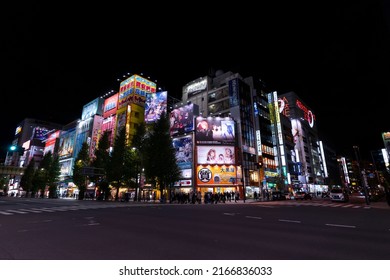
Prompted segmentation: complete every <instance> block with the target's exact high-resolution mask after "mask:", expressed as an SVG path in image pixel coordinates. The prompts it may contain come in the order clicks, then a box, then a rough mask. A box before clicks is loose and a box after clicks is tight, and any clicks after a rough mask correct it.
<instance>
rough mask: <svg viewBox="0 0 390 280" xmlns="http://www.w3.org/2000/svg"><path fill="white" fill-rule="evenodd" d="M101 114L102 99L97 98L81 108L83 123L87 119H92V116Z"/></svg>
mask: <svg viewBox="0 0 390 280" xmlns="http://www.w3.org/2000/svg"><path fill="white" fill-rule="evenodd" d="M102 113H103V99H102V98H100V97H98V98H96V99H94V100H92V101H91V102H89V103H88V104H85V105H84V106H83V111H82V113H81V120H82V121H84V120H86V119H88V118H91V117H93V116H94V115H102Z"/></svg>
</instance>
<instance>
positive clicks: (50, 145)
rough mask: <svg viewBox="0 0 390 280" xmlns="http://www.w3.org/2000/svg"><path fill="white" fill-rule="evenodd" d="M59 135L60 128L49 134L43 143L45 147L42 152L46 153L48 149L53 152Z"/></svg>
mask: <svg viewBox="0 0 390 280" xmlns="http://www.w3.org/2000/svg"><path fill="white" fill-rule="evenodd" d="M59 136H60V130H56V131H54V132H52V133H50V134H49V137H48V138H47V141H46V143H45V148H44V150H43V154H47V153H48V152H49V151H50V152H51V153H52V154H54V149H55V145H56V140H57V138H58V137H59Z"/></svg>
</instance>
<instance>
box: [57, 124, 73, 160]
mask: <svg viewBox="0 0 390 280" xmlns="http://www.w3.org/2000/svg"><path fill="white" fill-rule="evenodd" d="M75 137H76V130H75V129H72V130H70V131H66V132H64V133H63V134H61V137H60V147H59V149H58V156H59V158H60V159H63V158H68V157H72V155H73V149H74V145H75Z"/></svg>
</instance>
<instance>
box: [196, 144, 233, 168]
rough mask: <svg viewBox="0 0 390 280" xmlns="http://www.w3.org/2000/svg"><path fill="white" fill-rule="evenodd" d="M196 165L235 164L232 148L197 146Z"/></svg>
mask: <svg viewBox="0 0 390 280" xmlns="http://www.w3.org/2000/svg"><path fill="white" fill-rule="evenodd" d="M196 149H197V156H198V157H197V163H198V164H225V165H230V164H235V163H236V160H235V156H234V146H216V145H214V146H197V147H196Z"/></svg>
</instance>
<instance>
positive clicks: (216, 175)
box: [196, 165, 237, 186]
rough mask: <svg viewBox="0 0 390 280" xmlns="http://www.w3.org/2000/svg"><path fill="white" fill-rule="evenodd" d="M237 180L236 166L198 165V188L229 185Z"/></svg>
mask: <svg viewBox="0 0 390 280" xmlns="http://www.w3.org/2000/svg"><path fill="white" fill-rule="evenodd" d="M236 180H237V176H236V166H234V165H223V166H211V165H198V166H197V168H196V182H197V185H198V186H209V185H229V186H231V185H232V184H234V183H235V182H236Z"/></svg>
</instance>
